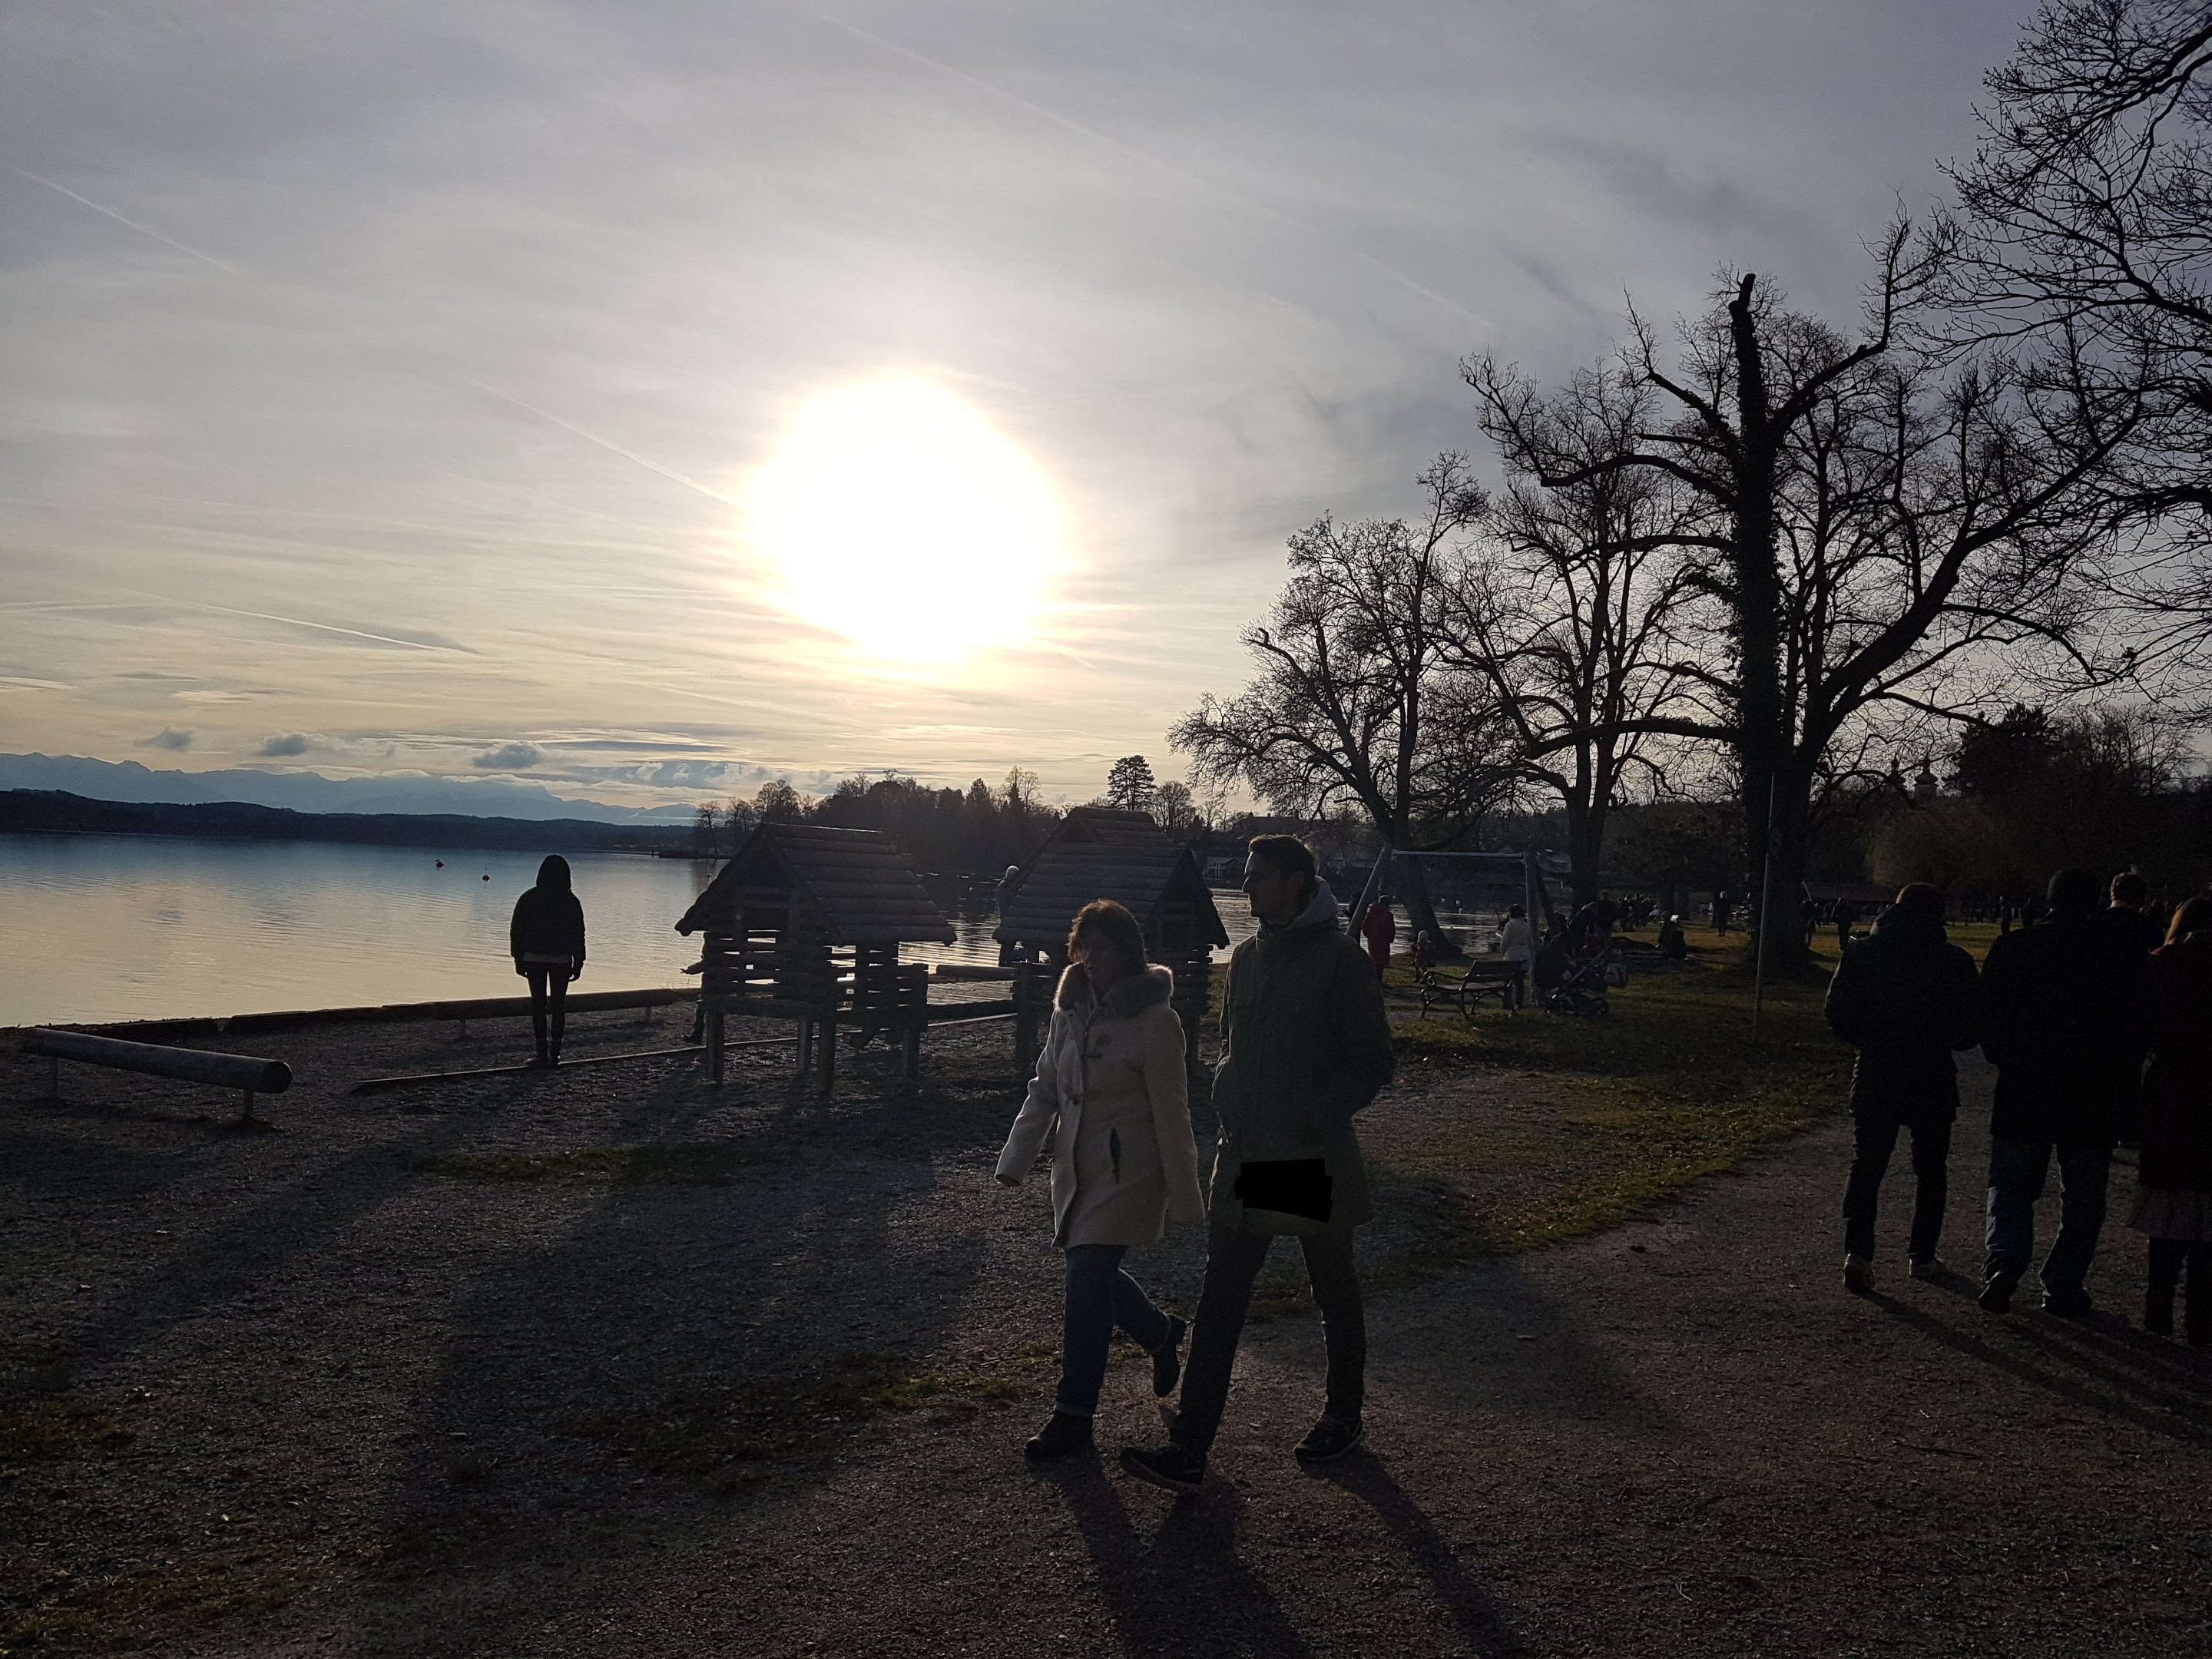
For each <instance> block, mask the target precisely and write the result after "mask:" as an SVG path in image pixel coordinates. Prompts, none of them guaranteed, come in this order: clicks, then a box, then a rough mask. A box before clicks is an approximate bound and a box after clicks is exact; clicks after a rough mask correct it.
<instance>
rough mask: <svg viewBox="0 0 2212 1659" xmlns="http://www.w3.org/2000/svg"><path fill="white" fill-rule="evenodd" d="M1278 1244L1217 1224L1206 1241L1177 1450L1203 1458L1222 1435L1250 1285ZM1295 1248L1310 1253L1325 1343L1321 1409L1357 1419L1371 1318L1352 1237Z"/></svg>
mask: <svg viewBox="0 0 2212 1659" xmlns="http://www.w3.org/2000/svg"><path fill="white" fill-rule="evenodd" d="M1274 1242H1275V1241H1274V1238H1273V1235H1271V1234H1267V1233H1247V1232H1240V1231H1237V1229H1235V1228H1233V1227H1224V1226H1222V1225H1219V1224H1218V1223H1216V1224H1215V1225H1214V1226H1213V1228H1212V1231H1210V1232H1209V1233H1208V1234H1207V1235H1206V1285H1205V1288H1204V1289H1203V1290H1201V1291H1200V1292H1199V1297H1198V1317H1197V1319H1196V1320H1195V1322H1194V1323H1193V1324H1192V1326H1191V1332H1190V1362H1189V1364H1188V1365H1186V1366H1185V1367H1184V1369H1183V1374H1182V1399H1181V1401H1179V1402H1178V1405H1179V1409H1178V1410H1177V1411H1176V1421H1175V1431H1174V1433H1175V1438H1176V1440H1177V1441H1178V1442H1180V1443H1182V1444H1183V1445H1186V1446H1188V1447H1189V1448H1190V1449H1192V1450H1194V1451H1195V1452H1197V1453H1199V1454H1200V1455H1201V1456H1202V1455H1204V1454H1205V1452H1206V1449H1207V1448H1208V1447H1210V1446H1212V1444H1213V1437H1214V1436H1215V1435H1216V1434H1218V1433H1219V1432H1220V1430H1221V1413H1222V1412H1223V1411H1224V1410H1225V1409H1226V1408H1227V1407H1228V1404H1229V1373H1230V1372H1231V1370H1233V1369H1234V1368H1235V1366H1236V1364H1237V1342H1238V1340H1240V1339H1242V1338H1243V1334H1244V1315H1245V1313H1246V1311H1247V1310H1249V1308H1250V1307H1251V1305H1252V1281H1253V1280H1254V1279H1256V1278H1258V1277H1259V1274H1260V1267H1261V1263H1263V1262H1265V1261H1267V1247H1268V1246H1269V1245H1270V1244H1272V1243H1274ZM1298 1243H1299V1245H1300V1246H1301V1248H1303V1249H1304V1251H1305V1257H1306V1278H1307V1279H1308V1280H1309V1281H1310V1282H1311V1284H1312V1285H1313V1295H1314V1300H1315V1301H1316V1302H1317V1303H1319V1304H1321V1317H1322V1327H1323V1328H1324V1330H1325V1332H1326V1334H1327V1339H1328V1404H1327V1405H1326V1406H1325V1407H1323V1409H1324V1410H1326V1411H1327V1412H1328V1413H1329V1414H1330V1415H1331V1416H1332V1417H1346V1418H1352V1417H1358V1415H1359V1412H1360V1408H1361V1407H1362V1406H1364V1404H1365V1403H1366V1397H1367V1314H1366V1310H1365V1309H1364V1307H1362V1305H1361V1304H1360V1300H1359V1278H1358V1274H1357V1273H1354V1272H1353V1271H1352V1230H1351V1229H1350V1228H1348V1227H1347V1228H1344V1229H1342V1230H1340V1231H1334V1232H1326V1233H1309V1234H1306V1235H1305V1236H1304V1237H1301V1238H1300V1239H1299V1240H1298Z"/></svg>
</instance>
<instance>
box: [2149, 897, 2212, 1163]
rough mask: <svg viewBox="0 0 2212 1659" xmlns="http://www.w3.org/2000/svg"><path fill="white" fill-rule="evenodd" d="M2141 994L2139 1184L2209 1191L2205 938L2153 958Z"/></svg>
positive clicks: (2211, 1065)
mask: <svg viewBox="0 0 2212 1659" xmlns="http://www.w3.org/2000/svg"><path fill="white" fill-rule="evenodd" d="M2143 992H2144V1002H2145V1005H2146V1012H2147V1014H2148V1018H2147V1019H2146V1021H2145V1026H2146V1033H2145V1034H2146V1035H2147V1036H2148V1038H2149V1039H2150V1070H2149V1071H2148V1073H2145V1074H2144V1077H2143V1084H2142V1171H2141V1173H2142V1184H2143V1185H2144V1186H2146V1187H2162V1188H2166V1189H2167V1190H2168V1191H2172V1192H2189V1193H2212V933H2191V934H2190V935H2189V936H2188V937H2187V938H2186V939H2177V940H2176V941H2175V942H2174V943H2172V945H2166V947H2165V948H2164V949H2162V950H2160V951H2157V952H2156V953H2154V955H2153V956H2152V957H2151V958H2150V964H2149V967H2148V969H2147V970H2146V971H2145V973H2144V975H2143Z"/></svg>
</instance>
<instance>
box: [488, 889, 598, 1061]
mask: <svg viewBox="0 0 2212 1659" xmlns="http://www.w3.org/2000/svg"><path fill="white" fill-rule="evenodd" d="M507 954H508V955H509V956H511V957H513V958H514V971H515V972H516V973H518V974H520V975H522V976H523V978H525V979H526V980H528V981H530V1031H531V1035H532V1036H533V1037H534V1038H536V1040H537V1043H538V1065H540V1066H558V1065H559V1064H560V1063H561V1035H562V1027H563V1026H564V1025H565V1024H566V1023H567V1019H568V984H569V981H572V980H575V979H580V978H581V977H582V976H583V972H584V907H583V906H582V905H581V904H580V903H579V902H577V899H576V895H575V893H574V891H573V890H571V888H570V887H569V884H568V860H566V859H564V858H562V856H561V855H560V854H558V853H549V854H546V857H545V861H544V863H543V864H541V865H539V866H538V885H536V886H535V887H532V888H530V889H528V890H526V891H525V892H524V894H523V895H522V896H521V897H520V898H519V899H517V900H515V902H514V918H513V921H510V922H508V923H507Z"/></svg>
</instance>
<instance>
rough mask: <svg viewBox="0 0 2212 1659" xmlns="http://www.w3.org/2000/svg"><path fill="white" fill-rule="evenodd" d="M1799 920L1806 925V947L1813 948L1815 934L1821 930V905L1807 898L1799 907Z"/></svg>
mask: <svg viewBox="0 0 2212 1659" xmlns="http://www.w3.org/2000/svg"><path fill="white" fill-rule="evenodd" d="M1797 920H1798V921H1800V922H1802V924H1803V925H1804V928H1805V948H1806V949H1807V950H1808V951H1809V950H1811V949H1812V948H1813V935H1814V934H1815V933H1819V932H1820V906H1819V905H1817V904H1815V903H1814V902H1813V901H1812V900H1811V899H1807V900H1806V901H1805V902H1803V903H1802V904H1801V905H1799V906H1798V907H1797Z"/></svg>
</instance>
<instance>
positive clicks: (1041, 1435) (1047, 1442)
mask: <svg viewBox="0 0 2212 1659" xmlns="http://www.w3.org/2000/svg"><path fill="white" fill-rule="evenodd" d="M1090 1446H1091V1419H1089V1418H1087V1417H1073V1416H1071V1415H1069V1414H1068V1413H1066V1412H1054V1413H1053V1414H1052V1421H1051V1422H1049V1423H1048V1424H1046V1425H1044V1426H1043V1427H1042V1428H1041V1429H1039V1430H1038V1431H1036V1433H1035V1434H1033V1435H1031V1436H1030V1438H1029V1443H1028V1444H1027V1445H1025V1446H1024V1447H1023V1448H1022V1455H1024V1457H1027V1458H1028V1459H1030V1461H1031V1462H1036V1463H1042V1462H1048V1461H1049V1460H1051V1459H1053V1458H1055V1457H1065V1456H1066V1455H1068V1454H1069V1453H1070V1452H1079V1451H1085V1450H1088V1449H1090Z"/></svg>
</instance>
